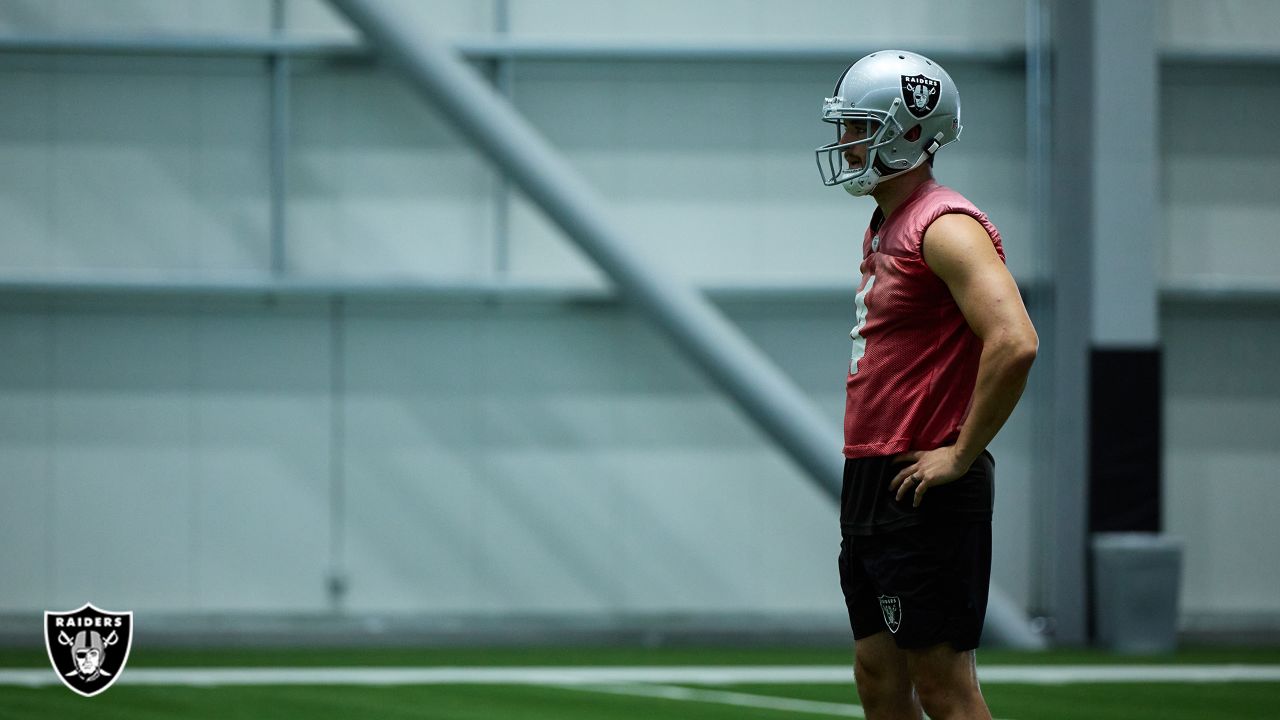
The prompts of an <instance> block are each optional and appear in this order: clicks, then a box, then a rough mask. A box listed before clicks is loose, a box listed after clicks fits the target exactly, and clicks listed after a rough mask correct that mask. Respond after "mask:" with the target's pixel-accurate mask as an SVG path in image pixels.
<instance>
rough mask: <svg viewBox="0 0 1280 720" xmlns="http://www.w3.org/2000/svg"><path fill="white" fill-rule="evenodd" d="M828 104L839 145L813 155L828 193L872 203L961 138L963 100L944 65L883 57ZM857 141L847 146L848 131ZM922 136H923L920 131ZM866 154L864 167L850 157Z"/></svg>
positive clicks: (842, 85) (865, 64) (909, 55)
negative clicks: (860, 150)
mask: <svg viewBox="0 0 1280 720" xmlns="http://www.w3.org/2000/svg"><path fill="white" fill-rule="evenodd" d="M834 95H835V96H834V97H829V98H827V99H826V100H825V101H824V102H823V104H822V120H823V121H824V122H829V123H833V124H835V126H836V141H835V142H834V143H831V144H830V145H823V146H822V147H820V148H818V149H817V150H815V151H814V153H815V154H816V155H817V160H818V171H819V172H821V173H822V182H823V184H825V185H843V186H844V189H845V190H847V191H848V192H849V194H850V195H859V196H861V195H866V194H867V193H869V192H871V191H872V190H874V189H875V187H876V186H877V185H879V184H880V183H882V182H884V181H885V180H887V179H889V178H891V177H895V176H897V175H901V174H902V173H905V172H907V171H909V170H914V169H915V168H918V167H920V165H921V164H923V163H924V162H925V161H926V160H928V159H929V158H930V157H932V156H933V154H934V153H936V152H938V150H939V149H940V148H942V147H943V146H944V145H947V144H948V143H950V142H952V141H954V140H955V139H956V138H958V137H960V130H961V126H960V92H959V91H958V90H956V84H955V82H954V81H952V80H951V76H950V75H948V74H947V71H946V70H943V69H942V66H941V65H939V64H938V63H936V62H934V61H932V60H930V59H929V58H927V57H925V56H923V55H918V54H916V53H913V52H907V51H906V50H880V51H877V52H873V53H871V54H870V55H868V56H866V57H864V58H862V59H861V60H859V61H858V62H856V63H854V64H852V65H850V66H849V67H848V69H846V70H845V71H844V74H842V75H841V76H840V79H839V80H837V81H836V89H835V93H834ZM846 128H847V129H849V130H850V132H849V133H848V135H849V136H851V137H852V138H853V139H851V140H849V141H847V142H842V140H844V138H845V136H846V132H845V130H846ZM917 128H918V129H917ZM860 145H862V146H866V156H865V157H866V160H865V162H861V163H854V164H850V162H849V159H848V157H846V155H845V152H846V151H847V150H850V149H851V148H854V147H857V146H860Z"/></svg>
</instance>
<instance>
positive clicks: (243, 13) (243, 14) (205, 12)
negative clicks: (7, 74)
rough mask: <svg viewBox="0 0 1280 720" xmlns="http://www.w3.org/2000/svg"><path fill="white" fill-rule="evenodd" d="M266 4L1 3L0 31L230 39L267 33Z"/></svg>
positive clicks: (169, 0) (154, 0) (145, 0)
mask: <svg viewBox="0 0 1280 720" xmlns="http://www.w3.org/2000/svg"><path fill="white" fill-rule="evenodd" d="M270 18H271V2H270V0H215V1H211V0H3V2H0V28H2V29H5V30H10V31H22V32H29V33H63V34H90V33H92V34H98V35H110V34H121V33H128V34H131V35H138V34H143V33H170V34H184V35H190V34H196V33H211V34H212V33H223V34H225V33H232V32H241V33H246V32H264V31H266V30H267V29H268V28H269V27H270V22H271V21H270Z"/></svg>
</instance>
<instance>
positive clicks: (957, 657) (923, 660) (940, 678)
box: [907, 645, 990, 718]
mask: <svg viewBox="0 0 1280 720" xmlns="http://www.w3.org/2000/svg"><path fill="white" fill-rule="evenodd" d="M907 667H908V673H909V676H910V678H911V684H912V685H914V686H915V691H916V694H917V695H918V696H919V698H920V705H921V706H923V708H924V711H925V712H926V713H928V714H929V715H930V717H934V718H953V717H963V718H980V717H990V715H989V714H987V706H986V701H985V700H983V698H982V690H981V689H980V688H979V687H978V677H977V670H976V668H975V667H974V658H973V652H972V651H968V652H957V651H956V650H954V649H952V648H951V646H950V645H940V646H935V647H933V648H928V649H924V650H911V651H908V653H907Z"/></svg>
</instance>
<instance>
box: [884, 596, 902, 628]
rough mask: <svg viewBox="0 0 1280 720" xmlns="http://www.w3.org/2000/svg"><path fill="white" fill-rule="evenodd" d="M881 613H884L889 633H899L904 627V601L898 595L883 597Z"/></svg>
mask: <svg viewBox="0 0 1280 720" xmlns="http://www.w3.org/2000/svg"><path fill="white" fill-rule="evenodd" d="M880 612H882V613H884V624H885V625H887V626H889V632H891V633H896V632H898V627H899V626H901V625H902V600H901V599H899V598H898V597H897V596H896V595H881V596H880Z"/></svg>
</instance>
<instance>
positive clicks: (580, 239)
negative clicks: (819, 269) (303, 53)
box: [330, 0, 1038, 646]
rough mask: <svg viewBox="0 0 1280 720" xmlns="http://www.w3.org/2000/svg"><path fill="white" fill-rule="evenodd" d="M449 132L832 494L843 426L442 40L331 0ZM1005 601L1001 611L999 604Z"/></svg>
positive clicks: (1002, 629)
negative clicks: (660, 257)
mask: <svg viewBox="0 0 1280 720" xmlns="http://www.w3.org/2000/svg"><path fill="white" fill-rule="evenodd" d="M330 2H331V4H332V5H333V6H334V7H336V8H337V9H338V10H339V11H340V12H342V14H344V15H346V17H347V18H348V19H349V20H351V22H352V23H353V24H354V25H355V26H356V27H357V28H359V29H360V30H361V32H363V33H364V36H365V38H366V39H367V40H368V42H369V44H370V45H372V46H373V48H374V49H375V52H377V53H379V54H381V55H382V56H384V57H386V58H387V59H388V60H390V61H391V63H392V64H393V65H394V66H395V67H396V68H398V69H399V70H400V72H402V73H403V74H404V76H405V78H406V79H408V81H409V82H410V83H411V85H412V86H413V87H414V89H416V90H417V91H418V92H419V93H421V94H422V96H423V97H424V98H426V99H427V101H429V102H431V103H432V104H434V105H435V106H436V107H438V108H439V109H440V110H441V111H442V112H443V114H444V115H445V116H446V117H447V118H448V119H449V121H450V122H452V123H453V125H454V127H455V129H457V130H458V131H459V132H460V133H462V134H463V135H464V136H465V137H466V138H467V139H469V140H470V141H471V142H472V143H473V144H474V145H475V146H476V147H477V148H478V149H479V150H480V151H481V152H482V153H484V155H485V156H486V157H488V158H489V160H490V161H491V162H493V163H494V164H495V165H497V166H498V167H499V168H502V169H503V170H504V171H505V172H506V173H507V174H508V176H510V178H511V180H512V181H513V182H514V183H515V184H516V185H517V186H518V187H519V188H520V189H521V190H522V191H524V193H525V194H526V195H528V196H529V198H530V199H532V200H533V201H534V202H535V203H536V204H537V205H538V206H539V207H540V208H542V210H543V212H545V213H546V214H547V216H548V217H549V218H550V219H551V220H552V221H553V222H554V223H555V224H556V225H558V226H559V227H560V229H561V230H563V231H564V232H565V234H566V235H567V236H568V237H569V238H570V239H572V240H573V241H574V242H576V243H577V244H578V246H579V247H581V248H582V249H583V251H584V252H586V253H587V255H589V256H590V257H591V258H592V259H593V260H594V261H595V262H596V263H597V264H598V265H599V266H600V268H601V269H602V270H603V271H604V272H605V273H607V274H608V275H609V277H610V278H612V280H613V281H614V282H615V283H616V284H617V286H618V288H619V290H620V291H621V292H622V294H623V296H624V297H625V298H626V299H627V300H628V301H630V302H632V303H633V304H635V306H636V307H638V308H639V309H640V310H641V311H643V312H644V313H645V314H646V315H648V316H649V318H650V319H651V320H652V321H653V322H654V323H655V324H656V325H657V326H658V327H659V328H660V329H661V330H662V331H664V332H665V333H666V334H667V335H669V336H670V337H671V339H672V340H673V341H674V342H675V344H676V346H677V347H678V348H680V349H681V350H682V351H683V352H684V353H685V354H686V355H687V356H688V357H689V358H690V359H691V360H692V361H693V362H694V363H695V364H697V365H698V366H699V367H700V368H701V369H702V370H703V372H705V373H706V375H707V377H708V378H710V379H711V381H712V382H713V383H714V384H715V385H716V386H718V387H719V388H720V389H721V390H722V391H723V392H724V393H725V394H727V395H728V396H729V397H730V398H732V399H733V400H734V401H735V402H736V403H737V404H738V406H739V407H740V408H741V409H742V410H743V411H744V412H745V413H746V414H747V416H748V417H749V418H751V420H752V421H753V422H755V424H756V425H757V426H758V427H759V428H760V429H761V430H762V431H764V432H765V434H767V435H768V436H769V437H771V438H772V439H773V440H774V442H776V443H777V444H778V446H779V447H780V448H781V449H782V450H783V451H784V452H786V454H787V455H788V456H790V458H791V459H792V460H793V461H794V462H795V463H796V464H797V465H799V466H800V468H802V469H803V470H804V471H805V473H806V474H807V475H808V476H809V477H810V478H811V479H812V480H813V481H814V482H815V483H816V484H817V485H818V486H819V487H820V488H822V489H823V490H824V491H825V492H827V493H828V494H829V495H830V496H832V497H833V498H835V499H837V500H838V499H839V497H840V483H841V474H842V463H843V459H842V457H841V454H840V451H839V448H840V444H839V443H840V432H839V429H838V428H837V427H834V426H833V425H832V424H831V423H829V422H828V421H827V420H826V419H825V418H823V417H822V415H821V414H820V413H819V412H818V411H817V410H816V409H815V408H814V407H813V404H812V403H811V402H810V401H809V400H808V398H806V397H805V396H804V394H803V393H802V392H801V390H800V389H799V388H798V387H797V386H796V385H795V383H794V382H792V381H791V379H790V378H789V377H787V376H786V374H784V373H783V372H782V371H781V370H780V369H778V367H777V366H776V365H774V363H773V362H772V361H771V360H769V358H768V357H766V356H765V354H764V353H763V352H761V351H760V349H759V348H757V347H756V346H755V345H754V344H753V343H752V342H751V341H750V340H748V339H747V337H746V336H745V335H743V333H742V332H741V331H740V330H738V329H737V327H735V326H734V325H733V324H732V323H731V322H729V320H728V319H727V318H725V317H724V315H723V314H722V313H720V311H719V310H718V309H716V307H715V306H714V305H712V304H711V302H710V301H709V300H707V299H706V298H705V297H704V296H703V295H702V294H701V293H699V292H698V291H697V290H695V289H694V288H693V287H692V286H691V285H689V284H687V283H683V282H680V281H678V280H676V279H675V278H673V277H671V276H670V275H669V274H667V273H664V272H662V271H661V270H660V269H658V268H656V267H653V266H652V265H650V264H649V263H648V262H646V261H645V260H643V259H642V258H641V257H640V256H639V255H637V254H636V253H634V252H632V251H631V250H630V248H631V247H634V246H635V243H632V242H629V241H628V240H629V239H628V238H626V237H624V235H623V233H621V232H620V231H619V230H617V229H616V227H615V226H614V224H612V223H610V222H609V220H608V218H606V217H605V213H604V211H603V210H602V209H601V208H603V207H604V203H603V202H602V200H601V199H600V198H599V196H598V195H597V194H596V192H595V190H594V189H593V188H591V187H590V186H589V185H587V183H586V182H585V181H584V180H583V179H582V178H581V177H579V175H578V173H577V172H576V171H574V170H573V168H572V167H570V165H569V163H568V162H567V161H566V160H565V159H564V158H563V157H561V156H560V154H559V153H557V152H556V151H555V150H554V149H553V148H552V147H551V145H550V144H549V143H548V142H547V141H546V140H545V139H544V138H543V137H542V136H541V135H540V134H539V133H538V132H537V130H535V129H534V128H533V126H532V125H530V124H529V122H528V121H526V120H525V119H524V117H523V116H521V115H520V113H519V112H517V111H516V110H515V108H513V107H512V106H511V104H510V103H509V102H507V101H506V100H505V99H504V98H503V97H501V96H500V95H499V94H498V93H497V92H496V91H494V90H493V88H492V87H490V86H489V84H488V83H486V82H485V81H484V80H483V79H482V78H481V77H480V76H479V75H478V74H477V73H476V72H475V71H473V70H472V69H471V68H470V67H468V66H467V64H466V63H465V62H463V60H462V59H461V58H460V57H459V56H458V54H457V53H456V51H455V50H454V49H453V48H451V47H450V46H449V45H447V44H445V43H443V42H441V41H440V40H439V39H437V38H435V37H432V36H431V34H430V33H428V32H426V31H424V30H423V29H422V28H419V27H413V28H412V29H410V28H409V27H408V26H407V25H408V24H407V23H401V22H397V21H396V17H395V13H394V12H393V11H391V10H389V9H388V8H387V7H386V5H385V3H383V2H379V1H378V0H330ZM992 604H993V605H995V606H997V608H996V609H997V612H995V613H993V617H992V618H991V619H992V620H993V622H992V626H993V627H992V629H993V631H995V632H996V634H998V635H1000V636H1001V638H1002V639H1004V640H1006V642H1007V644H1016V645H1023V646H1025V645H1026V644H1027V643H1028V642H1030V641H1031V640H1038V638H1037V637H1036V636H1035V635H1034V633H1032V632H1031V631H1030V630H1029V629H1028V628H1027V627H1025V625H1026V623H1025V621H1024V622H1022V623H1021V626H1019V624H1018V623H1017V622H1016V621H1015V622H1012V623H1011V622H1009V617H1011V616H1012V617H1015V618H1016V616H1017V615H1018V614H1019V613H1018V611H1017V610H1016V608H1013V606H1012V605H1011V604H1009V603H1007V602H1006V601H1005V600H1004V596H1003V595H1002V594H1001V593H998V592H997V593H993V596H992ZM1005 605H1008V607H1004V606H1005Z"/></svg>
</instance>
